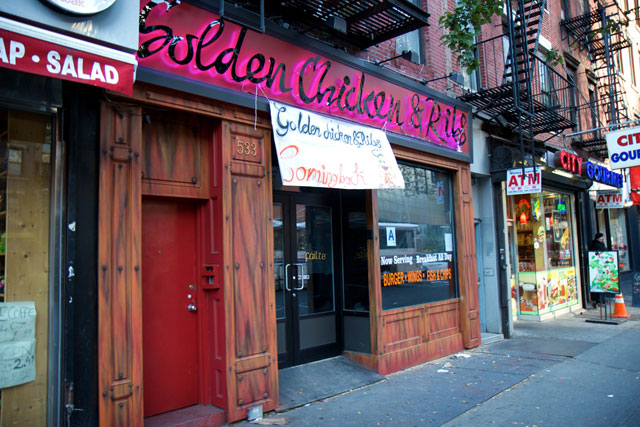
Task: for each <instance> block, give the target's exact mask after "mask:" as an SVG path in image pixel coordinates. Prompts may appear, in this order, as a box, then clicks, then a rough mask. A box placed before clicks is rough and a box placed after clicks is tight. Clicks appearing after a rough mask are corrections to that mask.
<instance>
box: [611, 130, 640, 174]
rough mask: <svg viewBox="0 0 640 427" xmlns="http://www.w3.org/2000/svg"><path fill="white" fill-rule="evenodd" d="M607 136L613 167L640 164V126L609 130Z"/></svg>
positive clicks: (618, 167) (619, 167) (620, 167)
mask: <svg viewBox="0 0 640 427" xmlns="http://www.w3.org/2000/svg"><path fill="white" fill-rule="evenodd" d="M605 138H606V139H607V149H608V150H609V160H610V161H611V169H622V168H628V167H631V166H640V127H635V128H630V129H622V130H617V131H615V132H609V133H608V134H606V135H605Z"/></svg>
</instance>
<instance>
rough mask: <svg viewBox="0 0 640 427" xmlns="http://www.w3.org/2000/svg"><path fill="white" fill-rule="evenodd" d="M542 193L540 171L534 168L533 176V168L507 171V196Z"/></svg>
mask: <svg viewBox="0 0 640 427" xmlns="http://www.w3.org/2000/svg"><path fill="white" fill-rule="evenodd" d="M541 191H542V169H540V168H539V167H537V168H536V174H535V175H534V174H533V168H524V175H523V174H522V168H516V169H509V170H508V171H507V195H509V196H511V195H514V194H529V193H540V192H541Z"/></svg>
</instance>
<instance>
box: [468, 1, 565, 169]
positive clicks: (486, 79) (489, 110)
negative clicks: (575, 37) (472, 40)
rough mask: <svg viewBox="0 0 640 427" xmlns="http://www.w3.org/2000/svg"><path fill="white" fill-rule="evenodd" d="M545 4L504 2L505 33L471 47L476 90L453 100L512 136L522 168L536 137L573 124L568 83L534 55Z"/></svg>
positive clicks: (533, 153) (532, 153)
mask: <svg viewBox="0 0 640 427" xmlns="http://www.w3.org/2000/svg"><path fill="white" fill-rule="evenodd" d="M545 5H546V0H515V1H514V2H513V3H512V2H506V23H507V30H506V31H505V33H504V34H501V35H499V36H496V37H491V38H488V39H484V40H481V41H479V42H478V43H477V44H476V52H477V53H478V57H479V59H480V63H481V66H480V69H479V72H480V81H481V88H480V89H479V90H478V91H476V92H472V93H466V94H463V95H462V96H460V97H459V98H460V99H461V100H462V101H464V102H467V103H469V104H471V105H472V106H474V107H475V110H476V114H482V115H483V116H485V118H488V122H490V123H493V124H496V125H498V126H500V127H501V128H507V129H510V130H511V131H512V132H513V133H514V134H516V135H517V136H518V138H519V143H520V154H521V156H522V165H523V166H524V165H525V164H526V163H527V162H526V161H525V157H529V158H535V157H536V156H535V148H536V147H535V142H534V138H535V137H536V136H538V135H542V134H552V135H556V134H558V133H560V132H561V131H563V130H564V129H569V128H572V127H574V126H575V121H574V120H575V118H574V117H575V112H573V111H572V101H571V99H572V98H571V97H572V96H573V93H572V87H573V85H572V84H571V83H570V82H569V81H568V80H567V79H566V78H564V77H563V76H562V75H561V74H560V73H558V72H557V71H556V70H555V69H554V68H553V67H552V66H550V65H549V64H547V63H546V62H545V61H544V60H543V59H541V57H540V55H539V54H538V40H539V37H540V30H541V28H542V18H543V12H544V9H545ZM514 7H515V13H514V10H513V9H514ZM505 49H506V51H505ZM525 146H528V148H527V149H525ZM527 150H529V151H530V154H531V156H526V155H525V152H526V151H527ZM530 163H532V164H526V165H527V166H535V164H533V163H534V162H530Z"/></svg>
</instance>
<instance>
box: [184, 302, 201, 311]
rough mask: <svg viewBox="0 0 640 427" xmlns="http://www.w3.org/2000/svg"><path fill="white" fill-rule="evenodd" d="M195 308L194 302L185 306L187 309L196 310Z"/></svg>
mask: <svg viewBox="0 0 640 427" xmlns="http://www.w3.org/2000/svg"><path fill="white" fill-rule="evenodd" d="M197 309H198V307H196V305H195V304H189V305H188V306H187V310H189V311H196V310H197Z"/></svg>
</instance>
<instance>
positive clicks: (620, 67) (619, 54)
mask: <svg viewBox="0 0 640 427" xmlns="http://www.w3.org/2000/svg"><path fill="white" fill-rule="evenodd" d="M616 62H617V64H616V65H617V66H618V70H619V72H620V74H624V65H623V64H624V62H623V61H622V51H620V50H619V51H618V52H617V53H616Z"/></svg>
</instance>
